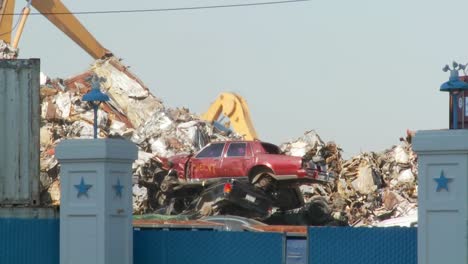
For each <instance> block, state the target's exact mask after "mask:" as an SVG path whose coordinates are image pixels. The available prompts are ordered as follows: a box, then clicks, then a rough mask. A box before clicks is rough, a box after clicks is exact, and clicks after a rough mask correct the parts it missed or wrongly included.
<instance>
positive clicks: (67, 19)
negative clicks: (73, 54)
mask: <svg viewBox="0 0 468 264" xmlns="http://www.w3.org/2000/svg"><path fill="white" fill-rule="evenodd" d="M31 4H32V6H34V8H36V9H37V11H39V12H40V13H41V14H42V15H44V16H45V17H47V19H49V21H50V22H52V23H53V24H54V25H55V26H56V27H57V28H59V29H60V30H61V31H62V32H63V33H65V34H66V35H67V36H68V37H70V38H71V39H72V40H73V41H74V42H75V43H76V44H78V45H79V46H80V47H81V48H82V49H84V50H85V51H86V52H87V53H88V54H89V55H91V57H93V58H94V59H101V58H103V57H105V56H108V55H110V52H109V51H108V50H106V49H105V48H104V47H103V46H102V45H101V44H100V43H99V42H98V41H97V40H96V39H95V38H94V37H93V35H91V33H89V32H88V30H86V28H85V27H84V26H83V25H82V24H81V23H80V21H78V19H77V18H76V17H75V16H74V15H72V14H69V13H70V11H69V10H68V9H67V7H65V5H64V4H63V3H62V2H60V1H59V0H32V2H31Z"/></svg>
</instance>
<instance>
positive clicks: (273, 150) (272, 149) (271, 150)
mask: <svg viewBox="0 0 468 264" xmlns="http://www.w3.org/2000/svg"><path fill="white" fill-rule="evenodd" d="M262 147H263V149H264V150H265V152H266V153H268V154H281V149H280V148H279V147H278V146H276V145H273V144H270V143H262Z"/></svg>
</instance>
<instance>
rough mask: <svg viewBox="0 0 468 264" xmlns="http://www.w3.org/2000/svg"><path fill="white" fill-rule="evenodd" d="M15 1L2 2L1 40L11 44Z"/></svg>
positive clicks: (0, 11)
mask: <svg viewBox="0 0 468 264" xmlns="http://www.w3.org/2000/svg"><path fill="white" fill-rule="evenodd" d="M14 11H15V1H14V0H0V40H3V41H5V42H6V43H10V42H11V31H12V30H11V29H12V26H13V15H12V14H13V12H14Z"/></svg>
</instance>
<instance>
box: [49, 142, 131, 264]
mask: <svg viewBox="0 0 468 264" xmlns="http://www.w3.org/2000/svg"><path fill="white" fill-rule="evenodd" d="M56 157H57V159H58V160H59V162H60V165H61V169H60V181H61V183H60V184H61V199H60V263H61V264H82V263H86V264H131V263H133V228H132V191H131V190H132V180H131V178H132V177H131V176H132V163H133V161H134V160H135V159H136V158H137V148H136V146H135V144H133V143H131V142H129V141H127V140H120V139H72V140H65V141H63V142H61V143H60V144H59V145H58V146H57V148H56Z"/></svg>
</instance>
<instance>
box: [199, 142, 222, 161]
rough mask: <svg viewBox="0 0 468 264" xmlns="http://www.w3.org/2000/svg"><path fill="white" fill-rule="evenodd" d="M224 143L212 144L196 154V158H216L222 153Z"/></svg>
mask: <svg viewBox="0 0 468 264" xmlns="http://www.w3.org/2000/svg"><path fill="white" fill-rule="evenodd" d="M223 148H224V143H213V144H211V145H209V146H208V147H206V148H204V149H203V150H202V151H200V153H198V154H197V158H217V157H221V154H222V153H223Z"/></svg>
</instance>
